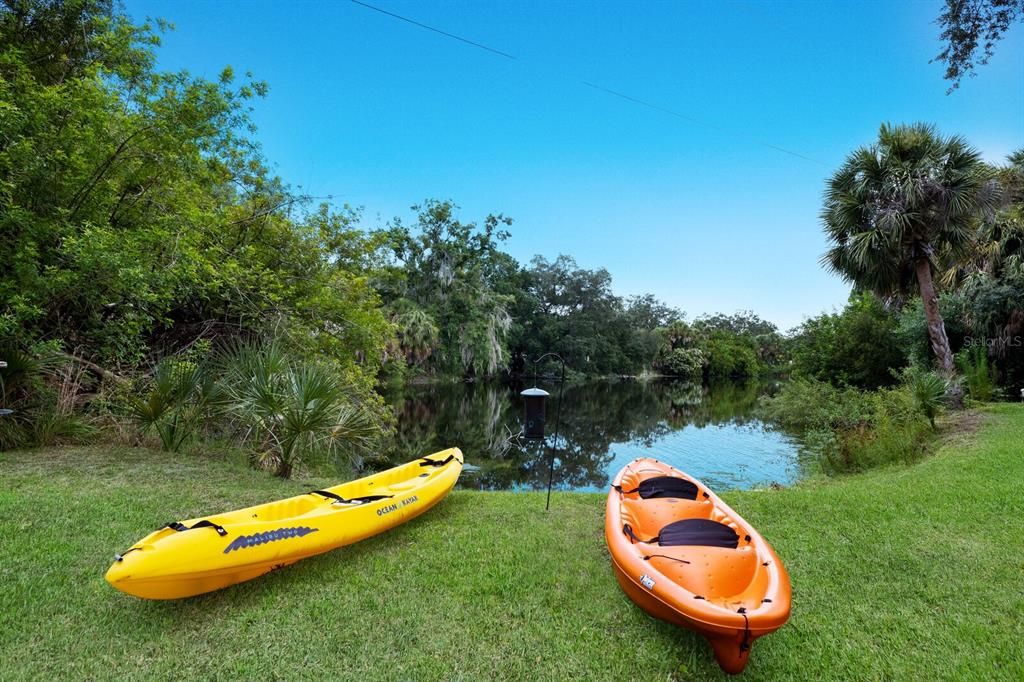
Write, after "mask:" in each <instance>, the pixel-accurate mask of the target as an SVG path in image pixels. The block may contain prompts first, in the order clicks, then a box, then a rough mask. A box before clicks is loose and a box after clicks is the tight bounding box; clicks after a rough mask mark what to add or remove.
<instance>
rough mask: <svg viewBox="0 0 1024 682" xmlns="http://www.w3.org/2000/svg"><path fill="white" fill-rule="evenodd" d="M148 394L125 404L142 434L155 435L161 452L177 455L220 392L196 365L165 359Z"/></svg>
mask: <svg viewBox="0 0 1024 682" xmlns="http://www.w3.org/2000/svg"><path fill="white" fill-rule="evenodd" d="M148 384H149V386H148V391H147V392H146V393H145V394H144V395H143V396H142V397H135V396H132V397H131V398H130V399H129V401H128V406H129V410H130V414H131V416H132V417H133V418H134V419H135V420H136V421H137V422H138V423H139V424H140V425H141V427H142V431H143V433H145V432H147V431H150V430H152V431H156V434H157V436H158V437H159V439H160V445H161V447H162V448H163V449H164V450H168V451H171V452H178V451H179V450H181V447H182V445H184V444H185V443H186V442H187V441H188V440H189V439H190V438H191V437H192V436H194V435H195V433H196V431H197V430H198V429H199V428H200V427H201V426H202V425H203V422H204V420H205V419H207V418H209V417H210V416H211V415H212V413H213V412H214V411H215V409H216V407H217V401H218V399H219V389H218V386H217V384H216V383H215V382H214V379H213V377H212V376H211V375H210V373H209V372H208V371H206V370H204V369H203V368H202V367H201V366H200V365H199V364H198V363H196V362H189V361H182V360H178V359H175V358H165V359H164V360H162V361H161V362H160V363H159V364H158V365H157V366H156V369H155V371H154V372H153V378H152V380H151V381H149V382H148Z"/></svg>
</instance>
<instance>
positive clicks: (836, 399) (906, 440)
mask: <svg viewBox="0 0 1024 682" xmlns="http://www.w3.org/2000/svg"><path fill="white" fill-rule="evenodd" d="M761 414H762V416H763V417H764V418H765V419H767V420H768V421H770V422H774V423H776V424H779V425H781V426H785V427H788V428H791V429H793V430H795V431H796V432H797V433H798V434H799V438H800V441H801V444H802V446H803V450H804V453H805V454H806V455H807V459H808V461H809V463H811V464H812V465H813V466H816V467H818V468H820V469H821V470H822V471H823V472H824V473H827V474H835V473H847V472H853V471H863V470H865V469H869V468H872V467H876V466H880V465H883V464H889V463H894V462H910V461H913V460H915V459H917V458H918V457H920V455H921V454H922V452H923V451H924V447H925V445H926V443H927V440H928V434H929V432H930V429H929V428H928V422H927V421H926V420H925V419H923V418H922V416H923V412H922V408H921V407H920V401H919V400H918V398H917V397H916V396H915V394H914V392H913V390H912V389H911V387H910V386H909V385H906V384H905V385H900V386H898V387H895V388H890V389H881V390H878V391H874V392H869V391H861V390H858V389H856V388H850V387H843V388H838V387H836V386H833V385H831V384H829V383H826V382H823V381H816V380H813V379H795V380H793V381H791V382H789V383H788V384H786V385H785V386H784V387H783V388H782V390H781V391H779V393H778V394H776V395H775V396H774V397H770V398H765V399H764V400H763V401H762V406H761Z"/></svg>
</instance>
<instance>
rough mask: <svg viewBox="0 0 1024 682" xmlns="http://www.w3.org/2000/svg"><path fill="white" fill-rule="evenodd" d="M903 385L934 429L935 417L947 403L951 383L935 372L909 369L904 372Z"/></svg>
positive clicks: (917, 408) (918, 409)
mask: <svg viewBox="0 0 1024 682" xmlns="http://www.w3.org/2000/svg"><path fill="white" fill-rule="evenodd" d="M903 383H904V384H905V385H906V386H907V388H908V389H909V390H910V394H911V396H913V399H914V407H915V409H916V410H917V411H918V412H920V413H921V414H923V415H924V416H925V417H926V418H927V419H928V423H929V424H931V426H932V428H933V429H934V428H935V417H936V415H937V414H938V413H939V410H941V409H942V406H943V405H944V404H945V403H946V394H947V393H948V392H949V381H948V380H947V379H945V378H943V377H941V376H939V375H938V374H936V373H935V372H927V371H924V370H921V369H919V368H915V367H908V368H907V369H905V370H904V372H903Z"/></svg>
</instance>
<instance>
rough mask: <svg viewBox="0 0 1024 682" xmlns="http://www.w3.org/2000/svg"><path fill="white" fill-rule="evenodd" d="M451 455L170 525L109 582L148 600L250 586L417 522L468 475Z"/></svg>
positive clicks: (458, 455)
mask: <svg viewBox="0 0 1024 682" xmlns="http://www.w3.org/2000/svg"><path fill="white" fill-rule="evenodd" d="M462 462H463V456H462V452H461V451H460V450H459V449H458V448H451V449H448V450H444V451H442V452H437V453H434V454H432V455H429V456H427V457H423V458H421V459H419V460H416V461H413V462H409V463H408V464H403V465H401V466H397V467H395V468H394V469H388V470H387V471H381V472H379V473H376V474H373V475H372V476H367V477H366V478H360V479H358V480H355V481H350V482H348V483H342V484H341V485H336V486H334V487H333V488H327V489H325V490H315V491H313V492H310V493H307V494H305V495H299V496H297V497H289V498H287V499H284V500H279V501H277V502H269V503H267V504H261V505H257V506H255V507H248V508H246V509H239V510H237V511H233V512H227V513H225V514H215V515H213V516H205V517H202V518H197V519H189V520H188V521H182V522H174V523H169V524H167V525H166V526H164V527H163V528H161V529H159V530H157V531H155V532H153V533H150V534H149V535H147V536H146V537H144V538H142V540H140V541H139V542H137V543H136V544H134V545H132V547H131V548H130V549H128V550H126V551H125V552H124V553H123V554H119V555H117V557H116V559H115V561H114V563H113V564H112V565H111V567H110V569H109V570H108V571H107V575H106V578H107V582H108V583H110V584H111V585H113V586H114V587H116V588H117V589H119V590H121V591H122V592H127V593H128V594H132V595H135V596H136V597H143V598H146V599H179V598H181V597H191V596H193V595H197V594H203V593H204V592H212V591H213V590H219V589H221V588H222V587H228V586H229V585H234V584H236V583H240V582H244V581H246V580H252V579H253V578H257V577H259V576H261V575H263V574H264V573H269V572H270V571H273V570H276V569H278V568H282V567H284V566H288V565H290V564H294V563H295V562H296V561H299V560H301V559H305V558H306V557H310V556H313V555H315V554H321V553H323V552H327V551H330V550H332V549H335V548H337V547H343V546H345V545H351V544H353V543H355V542H359V541H360V540H364V539H366V538H368V537H370V536H372V535H376V534H377V533H381V532H383V531H385V530H388V529H389V528H394V527H395V526H398V525H400V524H402V523H404V522H406V521H408V520H409V519H412V518H414V517H416V516H419V515H420V514H422V513H423V512H425V511H427V510H428V509H430V508H431V507H432V506H434V505H435V504H437V503H438V502H440V501H441V500H442V499H443V498H444V496H445V495H447V494H448V491H449V490H451V489H452V487H453V486H454V485H455V482H456V481H457V480H458V479H459V474H461V473H462Z"/></svg>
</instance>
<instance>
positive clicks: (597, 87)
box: [349, 0, 828, 167]
mask: <svg viewBox="0 0 1024 682" xmlns="http://www.w3.org/2000/svg"><path fill="white" fill-rule="evenodd" d="M349 2H351V3H352V4H354V5H359V6H360V7H365V8H366V9H370V10H373V11H374V12H380V13H381V14H384V15H386V16H389V17H391V18H393V19H397V20H399V21H404V22H406V23H408V24H412V25H413V26H417V27H419V28H422V29H425V30H427V31H432V32H434V33H438V34H440V35H442V36H445V37H446V38H451V39H453V40H457V41H459V42H461V43H465V44H466V45H471V46H473V47H476V48H478V49H481V50H486V51H487V52H491V53H493V54H496V55H500V56H502V57H505V58H506V59H512V60H515V61H519V58H518V57H516V56H515V55H512V54H509V53H508V52H502V51H501V50H498V49H495V48H493V47H489V46H487V45H484V44H482V43H477V42H474V41H472V40H469V39H468V38H463V37H462V36H458V35H455V34H454V33H449V32H448V31H442V30H441V29H439V28H435V27H433V26H428V25H427V24H424V23H421V22H419V21H416V20H414V19H410V18H409V17H404V16H402V15H400V14H395V13H394V12H389V11H387V10H385V9H381V8H380V7H376V6H375V5H371V4H369V3H366V2H362V1H361V0H349ZM576 82H579V83H581V84H582V85H585V86H587V87H588V88H593V89H594V90H598V91H600V92H603V93H605V94H608V95H611V96H613V97H618V98H620V99H623V100H626V101H627V102H632V103H633V104H637V105H639V106H642V107H647V108H648V109H653V110H654V111H659V112H661V113H663V114H667V115H669V116H673V117H675V118H678V119H681V120H683V121H687V122H689V123H693V124H696V125H699V126H702V127H704V128H708V129H710V130H717V131H718V132H721V133H725V134H727V135H733V136H737V134H736V133H735V132H733V131H731V130H728V129H726V128H722V127H721V126H716V125H714V124H712V123H708V122H707V121H704V120H702V119H699V118H696V117H693V116H688V115H686V114H683V113H680V112H678V111H674V110H672V109H669V108H667V107H663V106H661V105H659V104H654V103H653V102H648V101H646V100H642V99H639V98H637V97H633V96H631V95H627V94H625V93H622V92H618V91H617V90H612V89H611V88H607V87H605V86H603V85H599V84H597V83H592V82H590V81H585V80H579V81H576ZM744 139H746V140H748V141H749V142H752V143H753V144H758V145H760V146H762V147H767V148H768V149H773V150H775V151H777V152H781V153H783V154H788V155H789V156H794V157H796V158H798V159H803V160H804V161H809V162H811V163H814V164H817V165H819V166H826V167H828V164H827V163H825V162H823V161H819V160H818V159H815V158H812V157H810V156H806V155H804V154H801V153H800V152H794V151H792V150H790V149H786V148H785V147H780V146H779V145H776V144H771V143H770V142H763V141H761V140H757V139H753V138H747V137H745V138H744Z"/></svg>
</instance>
